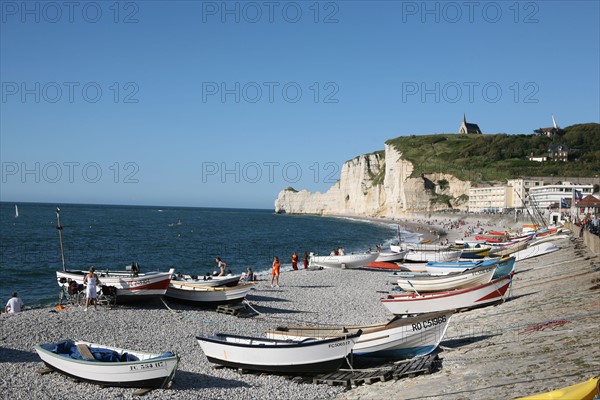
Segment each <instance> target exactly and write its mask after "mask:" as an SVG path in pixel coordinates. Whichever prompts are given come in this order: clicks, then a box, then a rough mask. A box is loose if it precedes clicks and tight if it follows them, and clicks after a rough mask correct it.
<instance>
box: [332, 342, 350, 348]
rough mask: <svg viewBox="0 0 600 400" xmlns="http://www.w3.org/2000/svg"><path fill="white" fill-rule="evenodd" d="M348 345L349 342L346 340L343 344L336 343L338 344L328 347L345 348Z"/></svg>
mask: <svg viewBox="0 0 600 400" xmlns="http://www.w3.org/2000/svg"><path fill="white" fill-rule="evenodd" d="M349 344H350V341H349V340H346V341H345V342H338V343H331V344H330V345H329V347H339V346H347V345H349Z"/></svg>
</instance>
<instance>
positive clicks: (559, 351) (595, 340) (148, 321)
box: [0, 221, 600, 400]
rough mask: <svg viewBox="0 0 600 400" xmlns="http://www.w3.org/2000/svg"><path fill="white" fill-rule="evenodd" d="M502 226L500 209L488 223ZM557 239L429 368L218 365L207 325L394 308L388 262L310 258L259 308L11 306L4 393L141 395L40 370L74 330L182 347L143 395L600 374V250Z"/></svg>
mask: <svg viewBox="0 0 600 400" xmlns="http://www.w3.org/2000/svg"><path fill="white" fill-rule="evenodd" d="M470 222H471V223H474V222H472V221H470ZM414 223H418V224H423V221H415V222H414ZM436 223H437V221H436ZM504 226H505V225H504V224H502V222H500V221H494V224H493V225H489V226H486V228H497V229H499V228H503V227H504ZM430 227H432V228H434V229H440V230H441V229H442V226H441V225H440V226H437V225H435V224H426V225H424V227H423V230H424V231H428V232H427V233H428V234H429V236H430V237H431V236H436V235H435V234H434V233H432V232H430V231H431V229H429V228H430ZM463 231H464V229H455V230H454V229H450V230H446V233H447V235H445V236H444V238H447V239H449V240H450V241H453V240H455V239H462V238H463ZM555 243H556V245H557V246H559V247H560V248H561V249H560V250H559V251H557V252H554V253H550V254H547V255H543V256H540V257H537V258H532V259H529V260H524V261H521V262H518V263H517V270H516V271H517V273H516V275H515V277H514V279H513V285H512V288H511V298H510V300H509V301H507V302H505V303H503V304H500V305H497V306H492V307H486V308H482V309H477V310H471V311H468V312H463V313H459V314H456V315H454V316H453V317H452V320H451V322H450V325H449V328H448V331H447V334H446V337H445V339H444V340H443V341H442V343H441V346H440V349H439V350H438V351H439V356H440V358H441V359H442V362H441V368H440V369H439V370H438V371H437V372H435V373H432V374H429V375H420V376H417V377H414V378H406V379H402V380H398V381H393V380H392V381H388V382H378V383H374V384H371V385H363V386H359V387H353V388H352V389H351V390H346V389H345V388H344V387H342V386H328V385H323V384H321V385H314V384H300V383H295V382H292V381H290V380H289V379H286V377H283V376H277V375H269V374H252V373H249V374H240V373H239V372H238V371H237V370H233V369H228V368H214V366H213V365H212V364H210V363H209V362H208V361H207V359H206V357H205V356H204V354H203V352H202V350H201V349H200V346H199V345H198V343H197V341H196V340H195V337H196V336H197V335H212V334H213V333H215V332H226V333H235V334H243V335H250V336H264V335H265V333H264V332H265V330H267V329H270V328H274V327H276V326H278V325H306V324H340V325H356V324H367V323H377V322H382V321H386V320H389V319H391V318H392V315H391V314H390V313H389V312H388V311H387V310H386V309H385V307H383V306H382V305H381V304H380V303H379V301H378V300H379V299H380V298H382V297H384V296H385V292H387V291H390V290H391V289H392V285H391V283H390V282H391V280H392V279H391V278H390V276H389V272H383V271H372V270H362V269H361V270H334V269H323V270H303V269H301V270H299V271H289V272H284V273H283V274H282V276H281V280H280V283H281V287H280V288H272V287H271V285H270V280H267V278H268V277H267V276H261V277H260V278H261V279H260V280H259V281H257V282H256V284H255V288H254V289H253V290H252V291H251V292H250V294H249V295H248V296H247V301H248V302H249V304H250V305H251V306H252V307H253V308H254V309H255V310H256V311H257V312H258V313H259V314H258V315H257V316H254V317H251V318H238V317H235V316H231V315H226V314H220V313H217V312H215V307H212V308H194V307H190V306H186V305H181V304H178V303H171V302H167V304H166V305H165V304H163V303H162V302H156V303H152V304H142V305H127V306H117V307H115V308H113V309H106V308H102V307H99V308H98V309H95V310H94V309H90V310H88V311H87V312H84V310H83V307H76V306H68V307H66V308H65V309H64V310H56V309H54V308H38V309H29V310H26V311H24V312H22V313H19V314H16V315H13V314H2V315H0V364H1V366H2V373H1V375H0V393H2V395H0V397H2V398H11V399H61V398H63V399H64V398H80V399H113V398H132V397H133V396H134V391H135V389H127V388H110V387H100V386H97V385H93V384H88V383H83V382H81V383H76V382H75V381H73V380H72V379H70V378H67V377H65V376H62V375H59V374H57V373H49V374H44V375H42V374H40V373H39V372H38V371H39V370H40V369H41V368H43V367H44V364H43V363H42V362H41V361H40V359H39V357H38V356H37V354H36V353H35V351H34V350H33V346H34V345H36V344H39V343H47V342H56V341H59V340H62V339H67V338H68V339H77V340H86V341H90V342H94V343H100V344H106V345H110V346H116V347H122V348H126V349H134V350H142V351H148V352H156V353H160V352H164V351H172V352H176V353H179V355H180V356H181V361H180V364H179V368H178V371H177V375H176V377H175V382H174V383H173V385H172V387H171V388H170V389H156V390H153V391H151V392H149V393H148V394H146V395H145V396H144V398H147V399H198V398H204V399H347V400H358V399H392V398H393V399H417V398H419V399H429V398H431V399H440V398H443V399H510V398H513V397H518V396H525V395H530V394H533V393H539V392H543V391H547V390H551V389H555V388H559V387H563V386H567V385H571V384H574V383H578V382H581V381H583V380H587V379H589V378H590V377H592V376H595V375H598V374H600V335H599V333H598V332H599V330H598V328H599V327H600V289H599V288H600V286H599V280H600V272H599V271H598V270H599V267H600V259H599V257H598V255H595V254H593V253H591V252H590V251H589V249H587V248H586V247H585V246H584V245H583V243H582V242H581V240H580V239H576V238H575V237H573V236H571V237H569V238H567V239H561V240H558V241H556V242H555ZM57 292H58V287H57ZM167 306H168V307H167Z"/></svg>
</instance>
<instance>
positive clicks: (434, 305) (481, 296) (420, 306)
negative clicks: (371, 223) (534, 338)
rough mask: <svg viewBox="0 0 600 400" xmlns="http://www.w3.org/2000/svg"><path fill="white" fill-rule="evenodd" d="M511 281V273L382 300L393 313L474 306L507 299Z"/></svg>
mask: <svg viewBox="0 0 600 400" xmlns="http://www.w3.org/2000/svg"><path fill="white" fill-rule="evenodd" d="M510 283H511V277H510V276H505V277H503V278H499V279H495V280H493V281H491V282H489V283H486V284H483V285H479V286H475V287H471V288H466V289H458V290H449V291H443V292H432V293H425V294H422V295H420V296H419V295H417V294H416V293H406V294H398V295H390V296H388V298H386V299H381V300H380V301H381V303H382V304H383V305H384V306H385V307H386V308H387V309H388V310H389V311H390V312H391V313H392V314H394V315H414V314H421V313H431V312H439V311H442V310H450V309H456V310H461V309H471V308H478V307H483V306H488V305H491V304H496V303H499V302H502V301H504V296H505V295H506V292H507V291H508V288H509V287H510Z"/></svg>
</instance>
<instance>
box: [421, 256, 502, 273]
mask: <svg viewBox="0 0 600 400" xmlns="http://www.w3.org/2000/svg"><path fill="white" fill-rule="evenodd" d="M499 263H500V259H499V258H495V259H491V260H480V261H445V262H438V261H431V262H428V263H427V264H425V270H427V273H428V274H429V275H448V274H452V273H459V272H463V271H466V270H468V269H472V268H476V267H489V266H492V265H497V264H499Z"/></svg>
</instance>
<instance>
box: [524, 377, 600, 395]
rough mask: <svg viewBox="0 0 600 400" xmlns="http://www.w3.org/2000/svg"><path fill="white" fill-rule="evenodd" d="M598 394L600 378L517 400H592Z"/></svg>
mask: <svg viewBox="0 0 600 400" xmlns="http://www.w3.org/2000/svg"><path fill="white" fill-rule="evenodd" d="M597 394H598V378H592V379H590V380H587V381H585V382H581V383H578V384H576V385H572V386H567V387H564V388H562V389H556V390H553V391H551V392H546V393H540V394H534V395H533V396H527V397H519V398H518V399H515V400H592V399H593V398H594V397H595V396H596V395H597Z"/></svg>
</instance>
